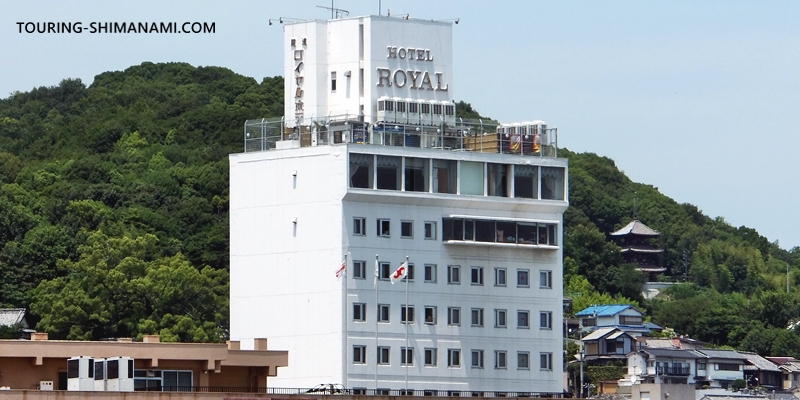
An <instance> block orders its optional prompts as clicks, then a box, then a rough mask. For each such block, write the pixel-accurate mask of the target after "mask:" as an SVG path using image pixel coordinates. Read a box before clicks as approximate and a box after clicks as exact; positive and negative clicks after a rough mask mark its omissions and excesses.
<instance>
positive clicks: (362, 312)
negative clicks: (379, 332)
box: [353, 303, 367, 322]
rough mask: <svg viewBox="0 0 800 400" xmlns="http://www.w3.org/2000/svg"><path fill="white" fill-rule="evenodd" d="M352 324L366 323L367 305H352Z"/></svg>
mask: <svg viewBox="0 0 800 400" xmlns="http://www.w3.org/2000/svg"><path fill="white" fill-rule="evenodd" d="M356 310H358V312H356ZM353 322H367V303H353Z"/></svg>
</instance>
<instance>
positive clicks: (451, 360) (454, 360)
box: [447, 349, 461, 368]
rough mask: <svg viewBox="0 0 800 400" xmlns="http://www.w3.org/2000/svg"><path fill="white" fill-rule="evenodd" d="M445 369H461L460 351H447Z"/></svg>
mask: <svg viewBox="0 0 800 400" xmlns="http://www.w3.org/2000/svg"><path fill="white" fill-rule="evenodd" d="M447 368H461V349H447Z"/></svg>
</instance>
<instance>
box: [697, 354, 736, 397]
mask: <svg viewBox="0 0 800 400" xmlns="http://www.w3.org/2000/svg"><path fill="white" fill-rule="evenodd" d="M692 351H694V352H695V353H697V354H698V355H700V358H698V359H697V361H696V362H697V367H696V369H697V375H696V376H695V382H696V384H697V385H698V386H700V387H703V386H709V387H718V388H723V389H727V388H729V387H731V385H732V384H733V381H735V380H737V379H744V378H745V376H744V365H745V363H747V357H745V356H744V355H742V354H739V353H738V352H736V351H734V350H719V349H697V350H692Z"/></svg>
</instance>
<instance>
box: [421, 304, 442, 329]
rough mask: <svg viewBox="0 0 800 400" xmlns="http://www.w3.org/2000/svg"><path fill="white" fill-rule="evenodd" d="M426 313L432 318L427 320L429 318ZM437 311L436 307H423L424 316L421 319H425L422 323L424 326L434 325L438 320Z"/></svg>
mask: <svg viewBox="0 0 800 400" xmlns="http://www.w3.org/2000/svg"><path fill="white" fill-rule="evenodd" d="M428 311H430V312H431V313H430V314H431V315H430V316H431V317H432V318H428V317H429V315H428ZM437 311H438V310H437V309H436V306H425V308H424V314H425V315H424V316H423V318H425V322H424V323H425V325H436V323H437V320H438V312H437ZM429 319H430V321H429Z"/></svg>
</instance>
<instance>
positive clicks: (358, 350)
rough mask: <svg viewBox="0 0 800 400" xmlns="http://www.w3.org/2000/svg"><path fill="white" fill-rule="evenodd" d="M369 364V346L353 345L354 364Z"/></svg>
mask: <svg viewBox="0 0 800 400" xmlns="http://www.w3.org/2000/svg"><path fill="white" fill-rule="evenodd" d="M366 363H367V346H366V345H363V344H354V345H353V364H358V365H363V364H366Z"/></svg>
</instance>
